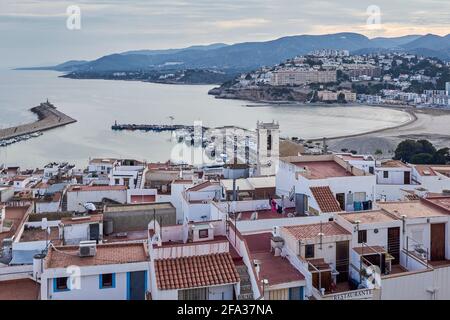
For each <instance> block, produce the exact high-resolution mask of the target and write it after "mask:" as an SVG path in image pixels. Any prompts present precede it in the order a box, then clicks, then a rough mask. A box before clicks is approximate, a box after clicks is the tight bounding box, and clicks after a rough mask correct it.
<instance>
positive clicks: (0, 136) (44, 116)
mask: <svg viewBox="0 0 450 320" xmlns="http://www.w3.org/2000/svg"><path fill="white" fill-rule="evenodd" d="M30 111H31V112H33V113H35V114H36V115H37V116H38V120H37V121H35V122H32V123H27V124H23V125H19V126H14V127H10V128H5V129H0V140H7V139H12V138H15V137H19V136H23V135H26V134H31V133H34V132H40V131H45V130H50V129H53V128H57V127H61V126H65V125H68V124H71V123H74V122H77V120H75V119H73V118H71V117H69V116H68V115H66V114H64V113H62V112H60V111H58V110H57V109H56V107H55V106H54V105H52V104H51V103H49V102H44V103H41V104H40V105H39V106H37V107H34V108H32V109H30Z"/></svg>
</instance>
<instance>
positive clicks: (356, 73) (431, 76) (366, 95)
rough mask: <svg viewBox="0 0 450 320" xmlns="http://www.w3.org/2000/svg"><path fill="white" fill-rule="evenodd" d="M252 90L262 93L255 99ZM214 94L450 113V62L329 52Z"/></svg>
mask: <svg viewBox="0 0 450 320" xmlns="http://www.w3.org/2000/svg"><path fill="white" fill-rule="evenodd" d="M252 90H253V91H255V92H258V93H257V94H253V95H252V94H249V93H248V92H249V91H252ZM271 91H273V92H272V93H271ZM264 93H266V94H264ZM210 94H214V95H216V97H218V98H247V99H250V100H256V101H286V102H289V101H290V102H292V101H298V102H308V103H312V102H315V103H356V102H358V103H366V104H376V105H399V106H405V105H409V106H415V107H418V108H430V107H433V108H446V109H447V108H450V69H449V63H448V62H447V63H445V62H442V61H440V60H439V59H437V58H430V57H421V56H417V55H413V54H408V53H406V52H400V53H395V52H392V53H372V54H367V55H355V54H350V52H349V51H348V50H328V49H327V50H325V49H324V50H316V51H313V52H311V53H310V54H308V55H305V56H297V57H295V58H293V59H288V60H286V61H285V62H283V63H280V64H278V65H275V66H273V67H263V68H261V69H259V70H256V71H254V72H250V73H243V74H241V75H240V76H239V77H237V78H236V79H235V80H234V81H231V82H227V83H225V84H224V85H222V86H221V87H220V88H215V89H213V90H211V91H210Z"/></svg>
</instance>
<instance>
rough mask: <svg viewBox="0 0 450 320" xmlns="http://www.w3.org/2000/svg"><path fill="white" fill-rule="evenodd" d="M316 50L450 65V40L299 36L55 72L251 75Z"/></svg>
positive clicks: (111, 59)
mask: <svg viewBox="0 0 450 320" xmlns="http://www.w3.org/2000/svg"><path fill="white" fill-rule="evenodd" d="M316 49H346V50H349V51H351V52H352V53H371V52H383V51H393V50H397V51H398V50H402V51H407V52H411V53H414V54H419V55H427V56H434V57H438V58H440V59H444V60H448V61H450V35H447V36H445V37H440V36H436V35H432V34H428V35H425V36H420V35H408V36H403V37H396V38H374V39H369V38H367V37H366V36H364V35H361V34H357V33H336V34H327V35H299V36H289V37H283V38H279V39H276V40H271V41H266V42H245V43H237V44H233V45H226V44H222V43H218V44H212V45H209V46H192V47H188V48H182V49H168V50H135V51H128V52H124V53H118V54H111V55H107V56H104V57H101V58H99V59H97V60H94V61H90V62H84V61H70V62H67V63H65V64H62V65H58V66H55V67H49V68H51V69H52V70H59V71H69V72H78V73H95V72H112V71H151V70H164V69H170V70H174V69H175V70H180V69H219V70H225V71H226V70H241V71H246V70H252V69H255V68H259V67H261V66H271V65H274V64H277V63H280V62H281V61H284V60H286V59H288V58H292V57H294V56H296V55H304V54H307V53H309V52H311V51H312V50H316Z"/></svg>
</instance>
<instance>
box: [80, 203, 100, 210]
mask: <svg viewBox="0 0 450 320" xmlns="http://www.w3.org/2000/svg"><path fill="white" fill-rule="evenodd" d="M83 207H84V208H85V209H86V210H87V211H96V210H97V208H96V207H95V204H93V203H91V202H88V203H85V204H84V205H83Z"/></svg>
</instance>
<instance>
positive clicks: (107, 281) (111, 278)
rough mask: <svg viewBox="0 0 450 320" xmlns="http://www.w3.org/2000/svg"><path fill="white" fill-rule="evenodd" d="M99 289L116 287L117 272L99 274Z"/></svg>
mask: <svg viewBox="0 0 450 320" xmlns="http://www.w3.org/2000/svg"><path fill="white" fill-rule="evenodd" d="M98 287H99V289H112V288H115V287H116V274H115V273H106V274H101V275H99V276H98Z"/></svg>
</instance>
